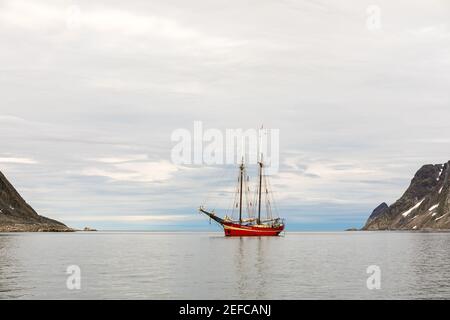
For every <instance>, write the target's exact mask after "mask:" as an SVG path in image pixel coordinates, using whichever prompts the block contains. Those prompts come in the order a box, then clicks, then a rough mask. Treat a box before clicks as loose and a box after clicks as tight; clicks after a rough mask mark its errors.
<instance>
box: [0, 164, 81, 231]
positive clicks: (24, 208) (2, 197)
mask: <svg viewBox="0 0 450 320" xmlns="http://www.w3.org/2000/svg"><path fill="white" fill-rule="evenodd" d="M9 231H72V229H70V228H68V227H67V226H66V225H64V224H62V223H61V222H58V221H55V220H52V219H49V218H46V217H43V216H40V215H38V214H37V213H36V211H34V210H33V208H31V207H30V206H29V205H28V204H27V203H26V202H25V200H24V199H23V198H22V197H21V196H20V194H19V193H18V192H17V191H16V189H14V187H13V186H12V185H11V183H9V181H8V180H7V179H6V177H5V176H4V175H3V174H2V173H1V172H0V232H9Z"/></svg>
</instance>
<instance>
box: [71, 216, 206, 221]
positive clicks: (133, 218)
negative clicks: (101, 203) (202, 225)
mask: <svg viewBox="0 0 450 320" xmlns="http://www.w3.org/2000/svg"><path fill="white" fill-rule="evenodd" d="M196 218H197V219H198V217H196V216H193V215H167V214H166V215H130V216H122V215H109V216H108V215H105V216H96V215H89V216H69V217H65V218H64V219H65V221H68V222H79V221H86V222H105V221H107V222H129V223H130V222H173V221H184V220H195V219H196Z"/></svg>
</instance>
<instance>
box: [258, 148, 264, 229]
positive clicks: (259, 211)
mask: <svg viewBox="0 0 450 320" xmlns="http://www.w3.org/2000/svg"><path fill="white" fill-rule="evenodd" d="M258 164H259V188H258V190H259V191H258V220H257V223H258V224H261V189H262V174H263V172H262V170H263V169H262V168H263V163H262V153H261V161H260V162H258Z"/></svg>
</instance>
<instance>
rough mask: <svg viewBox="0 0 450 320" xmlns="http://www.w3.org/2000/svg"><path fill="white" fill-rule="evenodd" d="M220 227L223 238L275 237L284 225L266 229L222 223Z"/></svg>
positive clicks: (263, 227)
mask: <svg viewBox="0 0 450 320" xmlns="http://www.w3.org/2000/svg"><path fill="white" fill-rule="evenodd" d="M222 226H223V230H224V232H225V236H227V237H248V236H254V237H275V236H278V235H279V234H280V233H281V232H282V231H283V230H284V225H281V226H278V227H266V226H257V225H253V226H245V225H240V224H236V223H232V222H224V223H223V224H222Z"/></svg>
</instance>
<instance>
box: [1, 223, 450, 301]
mask: <svg viewBox="0 0 450 320" xmlns="http://www.w3.org/2000/svg"><path fill="white" fill-rule="evenodd" d="M449 248H450V234H449V233H406V232H405V233H400V232H398V233H395V232H391V233H389V232H338V233H287V235H286V236H285V237H277V238H225V237H223V236H222V234H219V233H217V234H215V233H151V232H147V233H144V232H143V233H139V232H98V233H65V234H60V233H23V234H0V299H11V298H12V299H18V298H20V299H93V298H95V299H111V298H120V299H403V298H409V299H422V298H433V299H438V298H446V299H448V298H450V268H449V266H450V250H449ZM70 265H78V266H79V267H80V270H81V289H80V290H69V289H67V285H66V281H67V277H68V275H67V274H66V270H67V267H68V266H70ZM370 265H377V266H379V267H380V269H381V289H379V290H376V289H374V290H369V289H368V288H367V285H366V280H367V278H368V277H369V276H370V275H369V274H367V273H366V269H367V267H368V266H370Z"/></svg>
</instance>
